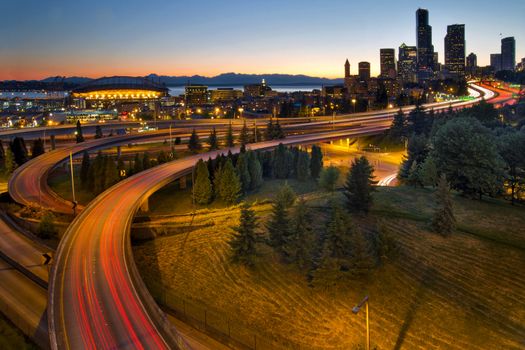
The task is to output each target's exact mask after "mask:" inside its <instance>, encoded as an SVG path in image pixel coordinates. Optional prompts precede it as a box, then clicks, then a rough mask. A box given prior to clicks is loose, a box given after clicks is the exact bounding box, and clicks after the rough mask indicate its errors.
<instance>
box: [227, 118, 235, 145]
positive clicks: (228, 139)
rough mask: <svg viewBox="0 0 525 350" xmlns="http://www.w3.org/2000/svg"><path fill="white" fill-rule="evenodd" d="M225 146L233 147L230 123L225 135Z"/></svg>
mask: <svg viewBox="0 0 525 350" xmlns="http://www.w3.org/2000/svg"><path fill="white" fill-rule="evenodd" d="M226 146H227V147H233V146H234V139H233V126H232V123H230V125H228V132H227V133H226Z"/></svg>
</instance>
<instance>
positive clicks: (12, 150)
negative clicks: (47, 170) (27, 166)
mask: <svg viewBox="0 0 525 350" xmlns="http://www.w3.org/2000/svg"><path fill="white" fill-rule="evenodd" d="M44 153H45V149H44V141H43V140H42V139H40V138H38V139H35V140H33V142H32V145H31V153H29V151H28V148H27V146H26V142H25V140H24V138H23V137H19V136H17V137H15V138H13V139H12V140H11V141H10V142H9V143H8V144H7V147H4V145H3V142H2V141H1V140H0V167H1V168H2V169H3V172H4V173H5V174H6V175H11V174H12V173H13V171H14V170H15V169H16V168H17V167H19V166H20V165H22V164H24V163H25V162H27V161H28V160H29V159H32V158H36V157H38V156H39V155H41V154H44Z"/></svg>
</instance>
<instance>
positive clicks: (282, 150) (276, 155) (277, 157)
mask: <svg viewBox="0 0 525 350" xmlns="http://www.w3.org/2000/svg"><path fill="white" fill-rule="evenodd" d="M292 169H293V155H292V153H291V152H290V150H288V148H286V146H284V145H283V144H282V143H280V144H279V145H278V146H277V147H276V148H275V149H274V150H273V153H272V171H273V176H274V177H275V178H277V179H286V178H288V177H289V176H290V174H291V173H292Z"/></svg>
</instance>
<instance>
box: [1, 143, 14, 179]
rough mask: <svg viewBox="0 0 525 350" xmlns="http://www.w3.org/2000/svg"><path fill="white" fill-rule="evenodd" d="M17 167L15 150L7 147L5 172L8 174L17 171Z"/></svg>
mask: <svg viewBox="0 0 525 350" xmlns="http://www.w3.org/2000/svg"><path fill="white" fill-rule="evenodd" d="M16 167H17V164H16V162H15V155H14V154H13V151H11V148H10V147H7V149H6V151H5V163H4V168H5V173H6V174H7V175H11V174H12V173H13V171H15V169H16Z"/></svg>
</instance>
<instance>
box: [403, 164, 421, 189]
mask: <svg viewBox="0 0 525 350" xmlns="http://www.w3.org/2000/svg"><path fill="white" fill-rule="evenodd" d="M406 182H407V184H409V185H411V186H414V187H417V186H421V185H422V181H421V166H420V165H419V164H418V163H417V162H413V163H412V166H411V167H410V172H409V174H408V179H407V181H406Z"/></svg>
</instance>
